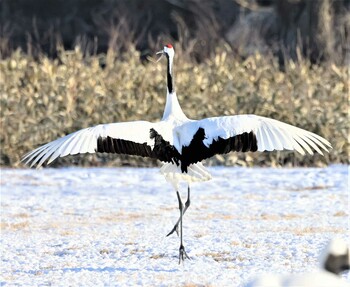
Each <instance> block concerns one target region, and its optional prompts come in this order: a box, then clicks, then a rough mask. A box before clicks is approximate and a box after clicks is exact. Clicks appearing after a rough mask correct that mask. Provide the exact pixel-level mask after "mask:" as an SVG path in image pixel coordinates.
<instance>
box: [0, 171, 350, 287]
mask: <svg viewBox="0 0 350 287" xmlns="http://www.w3.org/2000/svg"><path fill="white" fill-rule="evenodd" d="M209 170H210V172H211V173H212V175H213V180H212V181H210V182H206V183H197V184H193V186H192V194H191V195H192V196H191V206H190V208H189V209H188V212H187V213H186V215H185V217H184V242H185V247H186V250H187V252H188V255H189V256H190V257H191V260H187V261H185V263H184V264H183V265H182V264H181V265H179V264H178V248H179V238H178V237H177V236H176V234H173V235H172V236H170V237H166V236H165V235H166V234H167V233H168V232H169V231H170V230H171V229H172V227H173V224H174V223H175V221H176V220H177V218H178V215H179V211H178V203H177V198H176V194H175V192H174V191H173V190H172V187H171V186H170V185H169V184H167V183H166V182H165V180H164V178H163V177H162V175H161V174H160V173H159V171H158V169H154V168H149V169H141V168H140V169H136V168H64V169H42V170H30V169H22V170H19V169H2V170H1V286H2V285H6V286H7V284H8V285H10V286H13V285H18V286H23V285H25V286H36V285H42V286H46V285H53V286H110V285H112V286H115V285H117V286H135V285H144V286H160V285H163V286H175V285H176V286H178V285H180V286H183V285H184V286H196V285H200V286H203V285H205V286H206V285H211V286H242V285H243V284H244V283H245V282H247V281H248V280H249V279H250V278H252V277H253V276H255V275H257V274H260V273H264V272H275V273H288V272H293V273H299V272H306V271H312V270H314V269H315V268H316V267H317V264H318V263H317V262H318V257H319V253H320V252H321V250H322V249H323V247H324V246H325V245H326V244H327V242H328V240H329V239H330V238H332V237H333V236H338V237H341V238H344V239H345V240H349V237H348V236H349V233H348V232H349V230H348V224H349V206H348V200H349V198H348V197H349V191H348V186H347V185H348V167H347V166H331V167H328V168H323V169H316V168H297V169H272V168H224V167H216V168H210V169H209ZM186 195H187V194H186V186H183V187H182V197H183V200H184V201H185V200H186ZM343 277H344V280H345V281H346V280H348V281H350V275H349V273H347V274H344V275H343Z"/></svg>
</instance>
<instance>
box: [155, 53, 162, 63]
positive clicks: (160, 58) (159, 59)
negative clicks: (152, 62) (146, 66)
mask: <svg viewBox="0 0 350 287" xmlns="http://www.w3.org/2000/svg"><path fill="white" fill-rule="evenodd" d="M156 55H160V57H159V58H158V60H157V61H156V63H157V62H159V61H160V59H161V58H163V55H164V51H163V50H161V51H159V52H157V53H156Z"/></svg>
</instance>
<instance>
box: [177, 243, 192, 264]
mask: <svg viewBox="0 0 350 287" xmlns="http://www.w3.org/2000/svg"><path fill="white" fill-rule="evenodd" d="M185 258H187V259H189V260H191V258H190V257H188V255H187V253H186V251H185V247H184V246H183V245H182V244H181V245H180V249H179V264H181V261H182V262H184V261H185Z"/></svg>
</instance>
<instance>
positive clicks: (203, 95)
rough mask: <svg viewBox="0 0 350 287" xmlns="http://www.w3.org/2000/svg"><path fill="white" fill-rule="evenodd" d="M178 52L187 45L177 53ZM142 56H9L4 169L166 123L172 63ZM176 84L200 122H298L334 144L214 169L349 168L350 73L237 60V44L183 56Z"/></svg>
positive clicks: (114, 160)
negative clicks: (90, 131) (108, 132)
mask: <svg viewBox="0 0 350 287" xmlns="http://www.w3.org/2000/svg"><path fill="white" fill-rule="evenodd" d="M175 49H176V51H178V55H179V54H181V49H180V47H177V46H176V47H175ZM139 59H140V53H139V52H137V51H136V50H132V51H131V52H129V53H128V54H124V55H116V54H115V53H112V52H109V53H107V54H99V55H95V56H85V57H83V54H82V52H81V51H80V49H79V48H76V49H75V50H74V51H64V50H61V51H60V54H59V55H58V58H57V59H54V60H52V59H50V58H48V57H47V56H45V55H42V56H41V57H39V59H38V60H34V59H33V58H32V57H30V56H28V55H26V54H24V53H22V52H21V51H19V50H18V51H16V52H14V53H13V54H12V55H11V56H10V57H9V58H6V59H1V60H0V74H1V77H0V95H1V111H0V124H1V131H0V142H1V165H2V166H4V165H7V166H13V167H19V166H22V164H21V163H20V158H21V156H23V155H24V154H25V153H27V152H29V151H31V150H32V149H34V148H35V147H38V146H39V145H41V144H43V143H46V142H48V141H52V140H54V139H56V138H57V137H61V136H64V135H65V134H68V133H71V132H74V131H76V130H78V129H81V128H85V127H89V126H94V125H96V124H99V123H109V122H120V121H132V120H138V119H144V120H149V121H157V120H159V119H160V118H161V116H162V112H163V107H164V104H165V94H166V82H165V69H166V65H165V63H164V62H160V63H157V64H155V63H151V62H149V63H146V64H141V62H140V60H139ZM175 73H176V78H175V81H176V87H177V92H178V96H179V100H180V103H181V105H182V107H183V110H184V111H185V113H186V114H187V115H188V116H189V117H190V118H193V119H200V118H203V117H209V116H219V115H234V114H245V113H254V114H258V115H262V116H268V117H272V118H274V119H277V120H282V121H284V122H287V123H290V124H293V125H297V126H299V127H302V128H305V129H307V130H310V131H312V132H315V133H318V134H320V135H321V136H323V137H325V138H327V139H328V140H330V141H331V143H332V145H333V150H331V152H330V153H329V154H325V157H322V156H319V155H314V156H301V155H297V154H295V153H293V152H271V153H245V154H243V153H231V154H229V155H227V156H217V157H214V158H213V159H210V160H208V161H207V163H208V164H223V165H247V166H252V165H269V166H280V165H316V166H323V165H326V164H328V163H348V151H349V142H348V120H347V114H348V95H349V74H348V69H347V67H342V66H335V65H334V64H333V65H328V66H327V65H325V66H322V65H319V66H316V65H311V64H310V63H309V62H308V61H306V60H299V62H287V63H286V65H285V71H281V70H280V67H279V65H278V63H277V60H276V59H275V58H273V57H269V56H267V55H260V54H255V55H253V56H250V57H248V58H246V59H243V60H242V59H239V58H236V57H234V56H233V53H232V52H231V51H230V50H229V48H226V49H222V50H218V51H217V52H216V55H215V56H213V57H212V58H210V59H209V60H207V61H205V62H203V63H201V64H195V63H194V62H191V61H188V60H184V59H183V58H180V57H177V58H176V60H175ZM106 159H109V160H110V161H109V165H125V164H127V165H138V166H139V165H142V166H144V165H154V164H156V162H155V161H150V160H146V159H140V158H134V157H133V158H130V157H127V156H108V157H107V156H101V155H100V156H95V155H85V156H76V157H74V158H72V157H69V158H68V159H63V160H62V159H61V160H59V161H58V164H63V163H64V164H72V163H73V164H79V165H94V166H96V165H101V164H106V163H105V162H106Z"/></svg>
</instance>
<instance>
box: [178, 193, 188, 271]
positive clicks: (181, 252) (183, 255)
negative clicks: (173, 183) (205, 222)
mask: <svg viewBox="0 0 350 287" xmlns="http://www.w3.org/2000/svg"><path fill="white" fill-rule="evenodd" d="M176 194H177V199H178V200H179V209H180V248H179V264H180V263H181V261H184V260H185V258H187V259H190V257H188V255H187V253H186V251H185V247H184V245H183V240H182V233H183V232H182V231H183V229H182V217H183V214H184V206H183V204H182V201H181V197H180V193H179V192H178V191H176Z"/></svg>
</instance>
